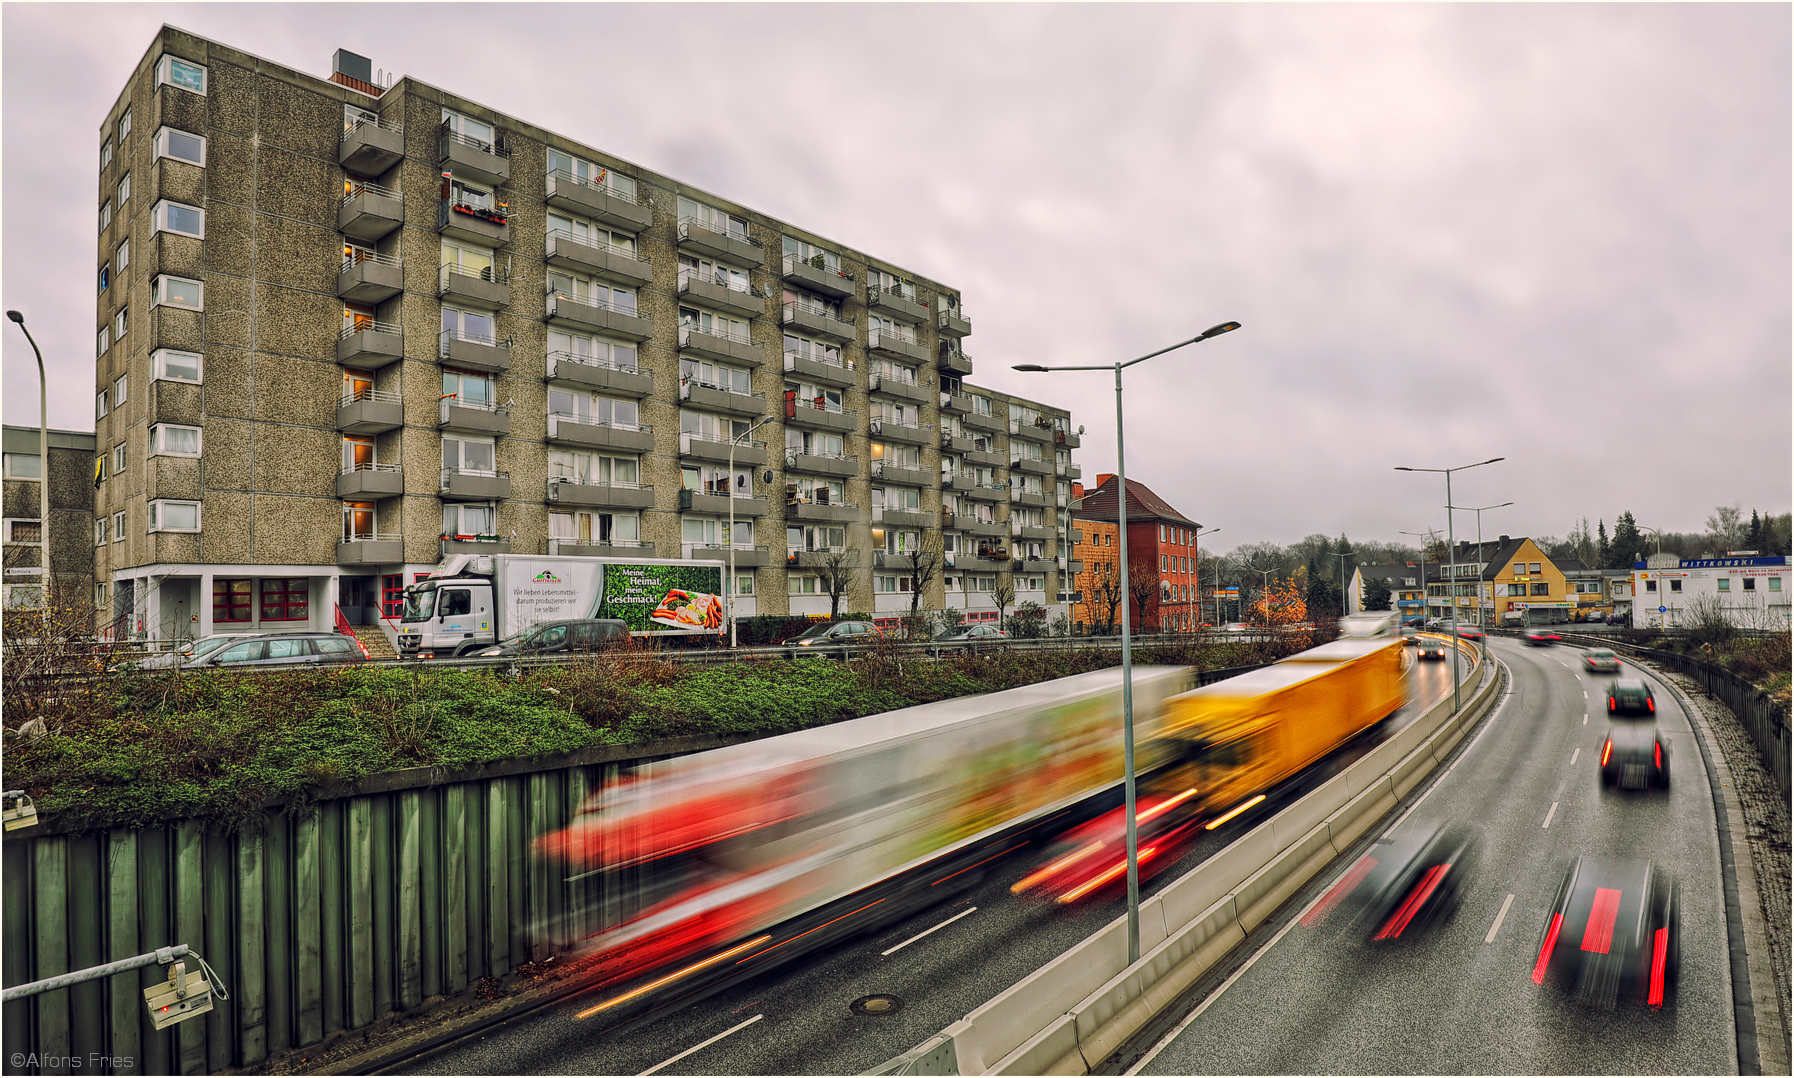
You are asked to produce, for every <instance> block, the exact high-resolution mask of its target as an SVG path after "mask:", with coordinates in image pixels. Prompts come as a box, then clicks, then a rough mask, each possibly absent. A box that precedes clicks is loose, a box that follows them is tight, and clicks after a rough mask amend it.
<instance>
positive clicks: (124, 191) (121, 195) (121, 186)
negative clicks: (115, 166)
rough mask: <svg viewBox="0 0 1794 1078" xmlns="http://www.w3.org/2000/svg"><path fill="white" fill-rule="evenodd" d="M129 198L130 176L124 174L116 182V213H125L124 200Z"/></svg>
mask: <svg viewBox="0 0 1794 1078" xmlns="http://www.w3.org/2000/svg"><path fill="white" fill-rule="evenodd" d="M130 197H131V174H130V173H129V172H127V173H125V174H124V176H123V177H122V178H120V180H119V181H118V212H119V213H123V212H125V200H126V199H128V198H130Z"/></svg>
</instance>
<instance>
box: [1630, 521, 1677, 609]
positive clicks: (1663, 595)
mask: <svg viewBox="0 0 1794 1078" xmlns="http://www.w3.org/2000/svg"><path fill="white" fill-rule="evenodd" d="M1637 527H1638V530H1639V531H1641V532H1650V533H1651V534H1652V535H1655V536H1656V537H1657V630H1658V631H1659V632H1662V631H1663V630H1665V629H1667V628H1668V627H1669V591H1668V590H1667V589H1665V588H1664V586H1663V533H1662V532H1660V531H1658V530H1657V529H1656V528H1647V527H1645V526H1644V525H1643V524H1640V525H1637ZM1632 606H1633V608H1634V609H1637V607H1638V596H1636V595H1634V596H1633V597H1632Z"/></svg>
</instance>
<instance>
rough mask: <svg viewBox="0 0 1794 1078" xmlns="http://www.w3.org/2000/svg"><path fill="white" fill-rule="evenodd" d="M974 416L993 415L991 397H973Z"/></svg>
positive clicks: (975, 395) (974, 395)
mask: <svg viewBox="0 0 1794 1078" xmlns="http://www.w3.org/2000/svg"><path fill="white" fill-rule="evenodd" d="M972 414H973V415H990V414H991V410H990V398H989V397H980V396H978V395H977V394H973V395H972Z"/></svg>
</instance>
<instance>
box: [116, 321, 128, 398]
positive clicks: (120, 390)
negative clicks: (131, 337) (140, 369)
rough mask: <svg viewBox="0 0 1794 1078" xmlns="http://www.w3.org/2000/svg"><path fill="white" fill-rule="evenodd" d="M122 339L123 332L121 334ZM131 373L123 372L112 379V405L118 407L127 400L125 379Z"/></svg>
mask: <svg viewBox="0 0 1794 1078" xmlns="http://www.w3.org/2000/svg"><path fill="white" fill-rule="evenodd" d="M120 337H121V339H122V337H123V334H120ZM129 377H130V376H129V375H124V374H121V375H119V376H118V377H117V378H114V379H113V380H112V407H114V408H117V407H118V406H119V405H121V404H123V403H124V402H125V380H126V379H127V378H129Z"/></svg>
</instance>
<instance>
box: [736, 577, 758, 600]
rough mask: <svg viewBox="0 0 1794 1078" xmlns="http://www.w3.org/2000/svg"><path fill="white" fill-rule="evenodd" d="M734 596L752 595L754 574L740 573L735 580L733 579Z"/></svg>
mask: <svg viewBox="0 0 1794 1078" xmlns="http://www.w3.org/2000/svg"><path fill="white" fill-rule="evenodd" d="M735 594H737V595H752V594H754V574H752V573H741V574H740V575H738V576H736V578H735Z"/></svg>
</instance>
